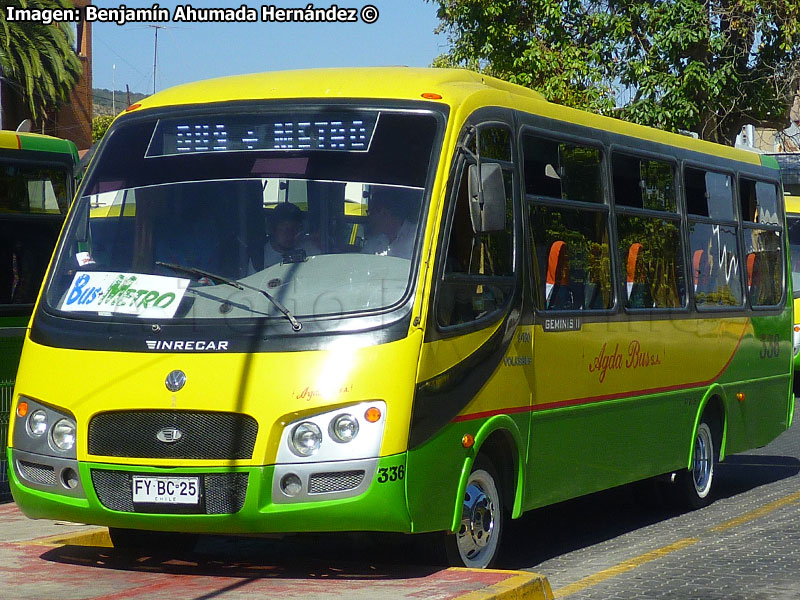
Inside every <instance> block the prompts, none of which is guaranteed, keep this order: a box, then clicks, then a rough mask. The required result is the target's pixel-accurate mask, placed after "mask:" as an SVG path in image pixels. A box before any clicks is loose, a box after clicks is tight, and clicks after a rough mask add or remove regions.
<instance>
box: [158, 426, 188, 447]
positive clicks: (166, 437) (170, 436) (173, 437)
mask: <svg viewBox="0 0 800 600" xmlns="http://www.w3.org/2000/svg"><path fill="white" fill-rule="evenodd" d="M182 437H183V432H182V431H181V430H180V429H177V428H175V427H164V429H162V430H161V431H159V432H158V433H157V434H156V439H158V441H160V442H164V443H165V444H172V443H174V442H177V441H179V440H180V439H181V438H182Z"/></svg>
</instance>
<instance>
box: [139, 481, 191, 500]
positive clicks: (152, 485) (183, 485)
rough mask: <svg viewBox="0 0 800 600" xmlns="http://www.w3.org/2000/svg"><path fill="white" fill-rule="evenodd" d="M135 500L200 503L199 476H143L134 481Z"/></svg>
mask: <svg viewBox="0 0 800 600" xmlns="http://www.w3.org/2000/svg"><path fill="white" fill-rule="evenodd" d="M132 486H133V501H134V502H137V503H148V504H199V503H200V478H199V477H141V476H138V475H135V476H134V477H133V481H132Z"/></svg>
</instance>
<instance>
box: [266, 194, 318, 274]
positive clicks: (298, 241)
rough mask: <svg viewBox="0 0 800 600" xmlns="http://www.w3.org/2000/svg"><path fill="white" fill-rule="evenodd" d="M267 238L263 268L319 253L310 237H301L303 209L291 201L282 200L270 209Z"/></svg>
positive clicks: (297, 260)
mask: <svg viewBox="0 0 800 600" xmlns="http://www.w3.org/2000/svg"><path fill="white" fill-rule="evenodd" d="M269 219H270V222H269V226H268V229H269V238H268V239H267V243H266V245H265V246H264V268H267V267H271V266H272V265H274V264H280V263H282V262H302V261H303V260H304V259H305V257H307V256H312V255H314V254H319V253H320V251H319V248H318V247H317V246H316V244H314V242H313V241H311V240H310V239H303V238H302V236H301V233H302V231H303V221H304V217H303V211H302V210H300V208H298V207H297V205H295V204H292V203H291V202H282V203H280V204H278V205H277V206H276V207H275V208H273V209H272V210H271V211H270V216H269Z"/></svg>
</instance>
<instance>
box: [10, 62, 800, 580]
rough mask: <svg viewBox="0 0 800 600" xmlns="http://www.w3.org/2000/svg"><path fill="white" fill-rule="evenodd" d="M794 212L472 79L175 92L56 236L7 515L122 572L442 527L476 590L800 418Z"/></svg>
mask: <svg viewBox="0 0 800 600" xmlns="http://www.w3.org/2000/svg"><path fill="white" fill-rule="evenodd" d="M784 219H785V217H784V206H783V193H782V187H781V181H780V178H779V171H778V167H777V163H776V162H775V161H774V160H773V159H769V158H767V157H760V156H758V155H756V154H753V153H749V152H743V151H739V150H735V149H733V148H728V147H722V146H717V145H713V144H710V143H706V142H702V141H698V140H694V139H691V138H689V137H684V136H679V135H672V134H667V133H664V132H661V131H657V130H654V129H649V128H645V127H641V126H637V125H632V124H628V123H624V122H621V121H618V120H613V119H610V118H604V117H600V116H596V115H592V114H588V113H585V112H581V111H577V110H573V109H569V108H564V107H562V106H557V105H554V104H550V103H548V102H546V101H544V100H543V99H542V98H541V97H540V96H539V95H538V94H536V93H534V92H532V91H530V90H528V89H525V88H522V87H518V86H516V85H512V84H509V83H505V82H502V81H499V80H496V79H492V78H490V77H486V76H482V75H479V74H475V73H471V72H468V71H462V70H447V69H442V70H435V69H434V70H428V69H411V68H373V69H330V70H312V71H288V72H277V73H266V74H257V75H247V76H237V77H229V78H223V79H217V80H212V81H206V82H201V83H196V84H188V85H183V86H179V87H176V88H173V89H170V90H166V91H164V92H160V93H159V94H157V95H154V96H152V97H151V98H148V99H146V100H144V101H142V103H141V104H137V105H134V106H132V107H131V108H130V109H128V111H127V112H126V114H124V115H123V116H121V117H119V118H118V119H117V120H116V121H115V123H114V124H113V125H112V127H111V128H110V129H109V131H108V134H107V135H106V136H105V138H104V140H103V141H102V143H101V145H100V147H99V148H98V152H97V155H96V156H95V159H94V160H93V162H92V165H91V166H90V168H89V170H88V172H87V174H86V176H85V178H84V181H83V183H82V185H81V187H80V189H79V192H78V195H77V198H76V201H75V202H74V204H73V207H72V209H71V212H70V215H69V217H68V223H67V225H66V226H65V229H64V232H63V234H62V237H61V240H60V242H59V246H58V249H57V254H56V257H55V259H54V262H53V265H52V268H51V269H50V271H49V274H48V276H47V280H46V283H45V286H44V288H43V291H42V293H41V297H40V298H39V302H38V305H37V308H36V311H35V314H34V317H33V320H32V322H31V325H30V329H29V331H28V334H27V338H26V340H25V346H24V349H23V355H22V361H21V365H20V371H19V376H18V378H17V384H16V388H15V392H14V398H13V410H14V417H13V419H12V423H11V431H10V434H9V449H8V460H9V463H10V464H11V466H12V469H11V473H10V475H11V482H12V490H13V493H14V497H15V499H16V501H17V503H18V504H19V506H20V507H21V509H22V510H23V511H24V512H25V514H27V515H28V516H30V517H33V518H56V519H66V520H74V521H79V522H84V523H94V524H99V525H105V526H108V527H109V530H110V534H111V538H112V541H113V543H114V545H115V546H117V547H119V548H139V549H146V548H150V549H154V548H157V547H159V546H163V545H165V544H169V543H178V542H180V543H187V542H188V541H191V536H194V535H195V534H202V533H227V534H236V533H248V534H249V533H282V532H319V531H327V532H344V531H372V532H403V533H422V532H428V533H432V534H434V535H432V536H431V537H432V538H433V539H435V540H438V541H439V545H440V546H439V547H440V548H441V549H442V551H443V553H444V556H446V557H447V560H448V561H450V562H451V563H452V564H460V565H466V566H469V567H487V566H490V565H493V564H495V561H496V559H497V556H498V551H499V548H500V539H501V536H502V533H503V530H504V529H505V528H506V527H507V524H508V519H510V518H516V517H519V516H520V515H521V514H522V513H524V512H525V511H527V510H531V509H534V508H537V507H541V506H544V505H548V504H553V503H556V502H560V501H562V500H565V499H568V498H573V497H576V496H579V495H583V494H588V493H591V492H595V491H597V490H601V489H605V488H610V487H612V486H618V485H621V484H626V483H629V482H634V481H637V480H642V479H646V478H650V477H655V476H661V475H670V474H674V477H665V478H664V479H665V480H670V479H672V480H673V483H671V484H670V485H671V487H672V489H673V490H674V491H675V493H676V495H678V496H679V497H680V498H681V499H682V501H684V502H685V503H686V504H687V505H688V506H690V507H700V506H703V505H705V504H706V503H708V502H709V501H710V499H711V496H712V492H711V490H712V483H713V479H714V465H715V463H716V462H717V461H719V460H722V459H724V458H725V456H726V455H728V454H730V453H734V452H740V451H743V450H746V449H748V448H753V447H756V446H761V445H764V444H766V443H768V442H769V441H770V440H772V439H773V438H775V437H776V436H777V435H779V434H780V433H781V432H782V431H784V430H785V429H786V428H787V427H788V426H789V424H790V423H791V420H792V413H793V408H794V402H793V396H792V395H791V394H790V388H791V378H792V340H791V336H790V331H791V324H792V304H791V291H790V290H791V288H790V283H789V278H788V269H787V268H786V265H787V260H788V258H787V249H786V248H787V244H786V234H785V220H784ZM287 239H288V240H289V241H288V242H287V241H286V240H287ZM43 365H47V367H46V369H47V372H46V373H45V372H44V368H43ZM437 532H438V533H437Z"/></svg>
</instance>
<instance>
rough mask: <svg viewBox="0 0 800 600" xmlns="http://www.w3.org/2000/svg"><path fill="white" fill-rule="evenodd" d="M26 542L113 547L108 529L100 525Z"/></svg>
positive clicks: (33, 543)
mask: <svg viewBox="0 0 800 600" xmlns="http://www.w3.org/2000/svg"><path fill="white" fill-rule="evenodd" d="M24 543H25V544H31V545H34V546H97V547H99V548H113V544H112V543H111V538H110V537H109V535H108V529H106V528H105V527H100V528H97V529H90V530H89V531H77V532H75V533H66V534H60V535H51V536H50V537H44V538H37V539H35V540H31V541H29V542H24Z"/></svg>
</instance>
